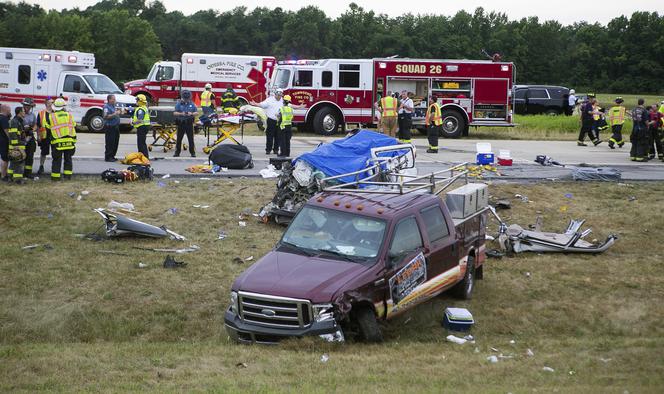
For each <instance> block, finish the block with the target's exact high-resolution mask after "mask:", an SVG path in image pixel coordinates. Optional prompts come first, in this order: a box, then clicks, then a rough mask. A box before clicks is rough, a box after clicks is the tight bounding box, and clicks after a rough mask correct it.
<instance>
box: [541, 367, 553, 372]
mask: <svg viewBox="0 0 664 394" xmlns="http://www.w3.org/2000/svg"><path fill="white" fill-rule="evenodd" d="M542 371H544V372H556V370H555V369H553V368H551V367H544V368H542Z"/></svg>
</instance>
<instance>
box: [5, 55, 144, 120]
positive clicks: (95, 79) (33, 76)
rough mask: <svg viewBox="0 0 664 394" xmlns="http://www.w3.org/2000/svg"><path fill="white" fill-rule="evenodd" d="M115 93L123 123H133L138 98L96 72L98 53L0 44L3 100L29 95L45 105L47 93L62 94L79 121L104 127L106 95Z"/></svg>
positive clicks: (13, 101) (19, 99)
mask: <svg viewBox="0 0 664 394" xmlns="http://www.w3.org/2000/svg"><path fill="white" fill-rule="evenodd" d="M109 94H114V95H115V98H116V102H117V106H118V107H119V108H122V109H125V114H124V115H122V117H121V118H120V122H121V124H122V125H124V127H131V126H130V124H131V119H130V117H129V116H130V115H129V114H130V113H131V110H132V109H133V107H134V105H135V104H136V98H134V97H132V96H129V95H125V94H123V93H122V91H121V90H120V88H118V85H116V84H115V83H114V82H113V81H112V80H111V79H110V78H109V77H107V76H106V75H104V74H100V73H99V72H97V69H96V68H95V55H94V54H92V53H85V52H78V51H60V50H55V49H29V48H0V101H1V102H2V103H3V104H9V105H11V106H12V107H15V106H18V105H20V103H21V102H22V101H23V99H24V98H26V97H31V98H32V99H33V100H34V101H35V104H36V107H35V108H34V110H35V111H40V110H42V109H43V108H44V101H45V99H46V98H48V97H52V98H57V97H58V96H62V97H64V98H65V100H67V110H68V111H70V112H71V113H72V115H73V116H74V120H75V121H76V123H78V124H79V125H84V126H87V128H88V130H90V131H95V132H97V131H102V129H103V127H104V119H103V118H102V108H103V107H104V102H106V97H107V95H109Z"/></svg>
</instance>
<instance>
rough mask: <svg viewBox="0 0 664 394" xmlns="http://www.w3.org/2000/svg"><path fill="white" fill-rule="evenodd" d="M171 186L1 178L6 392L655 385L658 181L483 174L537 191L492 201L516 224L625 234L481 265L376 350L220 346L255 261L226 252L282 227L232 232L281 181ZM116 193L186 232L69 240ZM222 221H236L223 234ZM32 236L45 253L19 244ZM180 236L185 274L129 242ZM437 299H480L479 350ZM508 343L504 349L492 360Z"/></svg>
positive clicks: (662, 360)
mask: <svg viewBox="0 0 664 394" xmlns="http://www.w3.org/2000/svg"><path fill="white" fill-rule="evenodd" d="M163 181H164V183H166V186H165V187H159V186H158V185H157V184H156V183H154V182H153V183H148V184H138V183H137V184H126V185H121V186H111V185H108V184H102V183H101V182H99V181H96V180H77V181H74V182H71V183H61V184H57V185H53V184H50V183H41V182H40V183H33V184H30V185H27V186H25V187H8V186H5V185H2V187H0V239H2V241H1V242H0V255H1V256H2V257H3V258H2V263H1V264H0V276H1V277H2V281H1V282H0V390H2V391H6V392H34V391H37V390H57V391H67V392H72V391H121V392H124V391H158V392H169V391H177V392H183V391H229V392H275V391H279V392H284V391H287V392H330V391H337V392H378V391H388V392H415V391H417V392H442V391H445V392H450V391H452V392H468V393H477V392H495V393H506V392H514V393H517V392H526V391H528V392H530V391H532V392H535V391H537V392H542V391H544V392H551V391H562V392H593V393H594V392H597V393H612V392H613V393H623V392H624V391H629V392H630V393H640V392H661V387H662V385H663V384H664V328H663V326H662V324H661V317H662V316H664V287H663V286H662V282H661V278H662V277H663V276H664V263H663V261H664V259H663V256H662V255H663V254H664V253H663V251H662V248H661V235H662V234H663V233H664V221H663V220H662V214H661V213H660V212H661V210H660V209H659V207H661V206H662V197H661V196H662V193H664V184H662V183H648V184H633V185H619V184H598V183H548V184H522V185H494V186H491V194H492V195H493V196H494V197H507V198H509V197H512V196H514V194H515V193H520V194H525V195H527V196H528V197H529V198H530V200H531V201H532V202H531V203H522V202H521V201H520V200H518V199H514V198H513V209H512V210H510V211H502V212H503V215H504V216H505V219H507V220H508V221H509V222H512V223H519V224H521V225H523V226H527V225H528V224H530V223H534V221H535V216H536V215H537V214H538V213H539V214H541V215H542V216H543V217H544V229H545V230H553V231H559V230H562V229H563V228H564V227H565V225H566V221H567V220H568V219H569V218H572V217H573V218H585V219H587V220H588V221H587V223H588V225H589V226H592V227H593V228H594V230H595V234H593V235H592V236H591V237H590V238H592V237H595V238H597V239H603V238H604V237H606V236H607V235H608V234H610V233H617V234H618V235H619V236H620V240H619V241H618V243H617V244H616V245H615V246H614V247H613V248H612V249H610V250H609V251H608V252H607V253H605V254H603V255H599V256H587V255H564V254H549V255H537V254H527V255H520V256H518V257H513V258H503V259H501V260H489V261H488V262H487V265H486V268H485V279H484V280H483V281H480V282H479V283H478V285H477V287H476V290H475V291H476V293H475V296H474V299H473V300H472V301H469V302H460V301H458V300H455V299H453V298H450V297H449V296H442V297H439V298H437V299H435V300H433V301H431V302H428V303H426V304H423V305H421V306H419V307H417V308H415V309H414V310H413V311H410V312H408V313H407V314H406V315H405V316H402V317H399V318H398V319H397V320H395V321H393V322H390V323H389V324H387V325H386V326H385V327H384V330H385V333H386V342H385V343H384V344H379V345H365V344H361V343H352V342H347V343H345V344H336V345H331V344H326V343H321V342H319V341H318V340H316V339H314V338H309V339H305V340H294V341H289V342H287V343H284V344H283V345H281V346H277V347H265V346H243V345H236V344H233V343H230V342H229V341H228V339H227V336H226V333H225V332H224V330H223V329H222V316H223V310H224V309H225V308H226V306H227V302H228V293H229V288H230V285H231V283H232V280H233V278H234V277H235V276H236V275H238V274H239V273H240V272H241V271H243V270H244V269H246V268H247V267H248V266H249V265H250V264H251V263H250V262H246V263H244V264H238V263H236V262H234V261H233V260H234V258H235V257H240V258H243V259H246V258H247V257H249V256H254V260H253V261H256V259H258V258H259V257H260V256H262V255H263V254H264V253H265V252H267V251H268V250H269V249H270V248H271V246H272V245H273V244H274V243H275V242H276V241H277V240H278V238H279V236H280V234H281V232H282V230H283V229H282V228H280V227H277V226H273V225H264V224H261V223H259V222H257V221H256V220H254V219H255V218H253V217H250V218H249V220H248V221H247V222H248V223H247V227H240V226H238V215H239V214H240V212H242V210H243V209H246V208H249V209H251V210H253V211H254V212H256V211H257V210H258V209H259V208H260V206H261V205H262V204H263V203H264V202H266V201H268V200H269V199H270V198H271V195H272V193H273V191H274V183H273V182H267V181H256V180H247V179H245V180H242V179H234V180H210V181H205V180H198V179H187V180H184V179H183V180H181V181H179V183H176V182H175V180H173V179H169V180H163ZM82 190H87V191H89V192H90V194H89V195H87V196H84V197H83V198H82V200H81V201H77V198H75V197H76V195H75V196H74V198H72V197H70V196H69V195H68V194H69V193H72V192H74V193H78V192H80V191H82ZM568 193H569V194H571V195H570V196H567V197H566V196H565V194H568ZM46 196H48V198H45V197H46ZM630 196H634V197H636V200H633V201H629V200H630ZM111 199H114V200H117V201H120V202H132V203H133V204H135V206H136V210H137V211H138V212H139V214H135V215H133V216H134V217H136V218H137V219H139V220H144V221H146V222H149V223H154V224H165V225H167V226H168V227H169V228H171V229H172V230H174V231H176V232H178V233H180V234H183V235H185V236H186V237H188V240H187V241H185V242H182V243H178V242H175V241H169V240H153V239H138V238H126V239H114V240H106V241H103V242H94V241H89V240H85V239H81V238H79V237H77V236H75V234H85V233H90V232H93V231H95V230H96V229H98V228H99V226H100V224H101V219H100V218H99V217H98V216H97V215H96V214H95V213H94V212H92V209H93V208H96V207H104V206H106V204H107V203H108V202H109V201H110V200H111ZM193 204H204V205H210V208H209V209H201V208H194V207H192V205H193ZM169 208H177V209H178V211H177V213H176V214H171V213H169V212H168V210H169ZM563 212H564V213H563ZM220 229H223V230H225V231H226V232H227V233H228V237H227V238H226V239H224V240H221V241H220V240H217V234H218V231H219V230H220ZM494 231H495V227H492V229H491V232H494ZM29 244H50V246H52V249H48V248H46V249H45V248H42V247H39V248H36V249H31V250H22V249H21V248H22V247H23V246H26V245H29ZM190 244H196V245H198V246H200V247H201V250H200V251H199V252H195V253H189V254H183V255H178V256H176V257H177V258H178V259H179V260H184V261H185V262H187V263H188V264H189V265H188V266H187V267H186V268H184V269H180V270H165V269H163V268H161V267H160V265H161V263H162V261H163V259H164V257H165V254H164V253H156V252H149V251H144V250H138V249H135V248H134V247H182V246H187V245H190ZM139 262H142V263H144V264H147V265H148V267H147V268H143V269H140V268H137V265H138V263H139ZM526 273H531V275H530V276H527V275H526ZM446 306H463V307H468V308H469V309H470V310H471V311H472V313H473V315H474V316H475V319H476V322H477V323H476V326H475V328H474V331H473V334H474V335H475V336H476V340H477V343H476V344H474V345H473V344H465V345H463V346H459V345H455V344H452V343H448V342H446V341H445V336H446V333H445V331H444V330H443V329H442V328H441V326H440V319H441V317H442V311H443V309H444V308H445V307H446ZM512 340H514V343H510V341H512ZM492 348H495V349H497V351H493V350H492ZM528 349H531V350H532V352H533V353H534V356H532V357H529V356H527V355H526V352H527V350H528ZM324 353H327V354H328V355H329V361H328V362H326V363H323V362H321V361H320V357H321V355H322V354H324ZM500 353H502V354H503V355H505V356H513V358H511V359H503V360H501V361H500V362H499V363H497V364H490V363H488V362H487V361H486V358H487V356H489V355H498V354H500ZM243 363H244V364H243ZM245 365H246V366H245ZM545 366H547V367H551V368H553V369H554V370H555V372H546V371H543V368H544V367H545Z"/></svg>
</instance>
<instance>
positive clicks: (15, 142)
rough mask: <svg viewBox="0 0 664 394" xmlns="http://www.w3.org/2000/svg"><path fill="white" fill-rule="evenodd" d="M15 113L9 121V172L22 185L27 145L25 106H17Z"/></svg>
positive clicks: (12, 178)
mask: <svg viewBox="0 0 664 394" xmlns="http://www.w3.org/2000/svg"><path fill="white" fill-rule="evenodd" d="M14 113H15V115H14V117H13V118H12V120H11V121H10V122H9V131H8V133H9V170H8V174H9V176H10V177H11V180H12V182H14V183H16V184H18V185H20V184H21V183H23V171H24V168H25V156H26V154H25V146H26V142H27V140H26V133H25V128H24V126H23V117H24V116H25V111H24V110H23V107H16V110H15V111H14Z"/></svg>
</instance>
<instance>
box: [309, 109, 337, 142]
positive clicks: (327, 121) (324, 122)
mask: <svg viewBox="0 0 664 394" xmlns="http://www.w3.org/2000/svg"><path fill="white" fill-rule="evenodd" d="M340 123H341V120H340V119H339V114H338V113H337V111H335V110H334V109H333V108H330V107H325V108H321V110H320V111H318V112H316V115H314V131H315V132H316V133H317V134H322V135H333V134H336V132H337V130H339V124H340Z"/></svg>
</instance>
